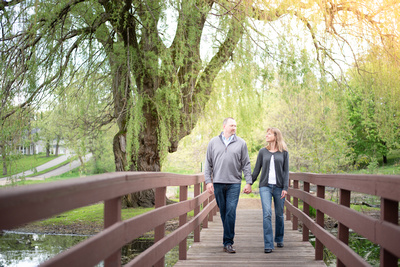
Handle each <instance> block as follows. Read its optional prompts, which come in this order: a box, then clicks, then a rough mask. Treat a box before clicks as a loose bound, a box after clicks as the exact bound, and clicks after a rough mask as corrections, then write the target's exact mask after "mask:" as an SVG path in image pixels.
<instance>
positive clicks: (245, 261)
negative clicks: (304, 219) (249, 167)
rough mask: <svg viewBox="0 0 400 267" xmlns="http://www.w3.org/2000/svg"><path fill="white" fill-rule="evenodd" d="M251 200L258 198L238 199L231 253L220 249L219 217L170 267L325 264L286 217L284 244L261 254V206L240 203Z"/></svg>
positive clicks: (221, 230) (220, 228)
mask: <svg viewBox="0 0 400 267" xmlns="http://www.w3.org/2000/svg"><path fill="white" fill-rule="evenodd" d="M252 200H257V201H258V202H260V200H259V199H240V200H239V205H238V210H237V218H236V227H235V228H236V230H235V233H236V234H235V244H234V247H235V249H236V251H237V252H236V253H235V254H228V253H226V252H223V250H222V233H223V228H222V223H221V220H220V218H217V219H215V220H214V221H213V222H210V223H209V224H208V228H205V229H203V230H202V231H201V234H200V240H201V242H196V243H193V244H192V246H191V248H190V249H189V251H188V254H187V259H186V260H180V261H178V262H177V263H176V264H175V265H174V266H177V267H192V266H231V267H236V266H237V267H242V266H280V267H288V266H307V267H308V266H310V267H312V266H326V265H325V263H324V261H322V260H318V261H317V260H315V257H314V247H313V246H312V245H311V243H310V242H307V241H306V242H304V241H302V235H301V233H300V232H299V231H297V230H292V223H291V222H290V221H289V220H286V221H285V238H284V241H285V243H284V244H285V247H284V248H275V250H274V251H273V252H272V253H270V254H265V253H264V240H263V227H262V221H263V220H262V209H261V205H260V207H259V208H258V209H255V208H254V207H250V209H249V208H248V207H241V206H242V205H243V206H244V205H245V204H242V203H243V202H248V201H252ZM246 206H247V205H246ZM273 217H274V216H273ZM273 224H274V218H273ZM273 227H274V225H273ZM274 229H275V228H274Z"/></svg>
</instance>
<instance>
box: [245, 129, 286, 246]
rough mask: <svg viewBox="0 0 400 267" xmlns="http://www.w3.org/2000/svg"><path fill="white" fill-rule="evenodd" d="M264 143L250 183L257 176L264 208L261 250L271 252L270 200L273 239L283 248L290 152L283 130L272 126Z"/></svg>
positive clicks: (272, 242) (272, 243)
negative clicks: (273, 213)
mask: <svg viewBox="0 0 400 267" xmlns="http://www.w3.org/2000/svg"><path fill="white" fill-rule="evenodd" d="M266 141H267V143H268V144H267V146H266V147H263V148H261V149H260V151H259V152H258V156H257V162H256V166H255V167H254V171H253V174H252V176H253V183H254V181H255V180H257V177H258V174H259V173H260V170H261V169H262V172H261V175H260V183H259V184H260V195H261V204H262V209H263V230H264V252H265V253H271V252H272V250H273V249H274V241H273V240H274V239H273V232H272V222H271V215H272V211H271V202H272V198H273V199H274V207H275V242H276V243H277V247H278V248H282V247H283V233H284V218H283V206H284V203H285V196H286V194H287V190H288V185H289V152H288V150H287V146H286V143H285V141H284V140H283V136H282V133H281V131H280V130H279V129H277V128H274V127H271V128H268V130H267V135H266Z"/></svg>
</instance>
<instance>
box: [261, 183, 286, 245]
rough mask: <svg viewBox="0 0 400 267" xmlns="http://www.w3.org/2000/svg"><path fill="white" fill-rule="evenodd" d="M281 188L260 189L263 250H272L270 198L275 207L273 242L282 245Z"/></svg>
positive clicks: (283, 203)
mask: <svg viewBox="0 0 400 267" xmlns="http://www.w3.org/2000/svg"><path fill="white" fill-rule="evenodd" d="M281 194H282V188H279V187H276V185H272V184H269V185H268V186H263V187H260V196H261V204H262V209H263V230H264V249H274V242H273V240H274V238H273V232H272V221H271V216H272V208H271V204H272V198H274V207H275V242H276V243H283V233H284V231H285V228H284V227H285V224H284V218H283V207H284V205H285V198H282V199H281Z"/></svg>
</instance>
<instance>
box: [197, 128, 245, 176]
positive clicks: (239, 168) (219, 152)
mask: <svg viewBox="0 0 400 267" xmlns="http://www.w3.org/2000/svg"><path fill="white" fill-rule="evenodd" d="M242 172H243V174H244V177H245V179H246V183H248V184H252V177H251V165H250V158H249V153H248V151H247V144H246V142H245V141H244V140H243V139H242V138H240V137H238V136H236V135H233V137H232V140H231V142H230V143H229V144H228V145H227V146H226V145H225V143H224V141H223V140H222V133H221V134H220V135H219V136H216V137H214V138H212V139H211V141H210V143H209V144H208V147H207V154H206V162H205V167H204V176H205V181H206V184H208V183H211V182H213V183H224V184H238V183H241V181H242Z"/></svg>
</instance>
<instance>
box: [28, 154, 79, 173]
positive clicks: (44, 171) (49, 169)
mask: <svg viewBox="0 0 400 267" xmlns="http://www.w3.org/2000/svg"><path fill="white" fill-rule="evenodd" d="M76 159H78V156H75V157H72V158H70V159H67V160H66V161H64V162H61V163H60V164H58V165H55V166H53V167H51V168H48V169H46V170H43V171H40V172H37V173H33V174H31V175H27V176H25V177H33V176H37V175H42V174H44V173H46V172H49V171H52V170H55V169H57V168H60V167H62V166H64V165H66V164H69V163H70V162H72V161H74V160H76Z"/></svg>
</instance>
